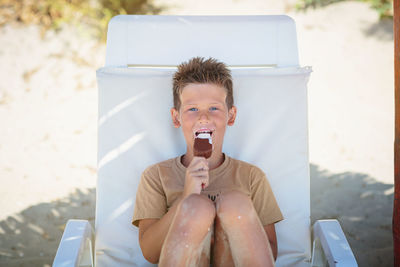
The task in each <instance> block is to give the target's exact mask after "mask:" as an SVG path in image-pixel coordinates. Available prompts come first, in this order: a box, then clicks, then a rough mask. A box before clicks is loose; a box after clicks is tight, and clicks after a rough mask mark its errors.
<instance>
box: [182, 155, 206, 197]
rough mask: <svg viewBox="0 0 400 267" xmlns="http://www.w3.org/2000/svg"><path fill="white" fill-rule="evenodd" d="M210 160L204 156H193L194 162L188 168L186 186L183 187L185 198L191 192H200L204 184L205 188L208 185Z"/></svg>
mask: <svg viewBox="0 0 400 267" xmlns="http://www.w3.org/2000/svg"><path fill="white" fill-rule="evenodd" d="M208 178H209V176H208V162H207V160H206V159H205V158H203V157H193V159H192V162H190V164H189V166H188V167H187V169H186V176H185V187H184V188H183V198H185V197H187V196H189V195H190V194H200V192H201V190H202V184H203V185H204V188H206V187H207V186H208Z"/></svg>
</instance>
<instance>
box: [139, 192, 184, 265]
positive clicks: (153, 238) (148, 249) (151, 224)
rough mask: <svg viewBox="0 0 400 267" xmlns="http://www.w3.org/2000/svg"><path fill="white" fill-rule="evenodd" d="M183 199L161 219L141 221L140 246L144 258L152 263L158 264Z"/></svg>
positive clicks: (176, 202)
mask: <svg viewBox="0 0 400 267" xmlns="http://www.w3.org/2000/svg"><path fill="white" fill-rule="evenodd" d="M180 202H181V198H179V199H177V201H175V203H174V204H173V205H172V207H171V208H170V209H169V211H168V212H167V213H166V214H165V215H164V216H163V217H162V218H161V219H143V220H140V221H139V244H140V248H141V249H142V253H143V256H144V257H145V259H146V260H148V261H149V262H151V263H154V264H156V263H158V261H159V258H160V253H161V248H162V245H163V243H164V240H165V237H166V236H167V233H168V229H169V226H170V225H171V223H172V220H173V218H174V215H175V212H176V209H177V206H178V205H179V203H180Z"/></svg>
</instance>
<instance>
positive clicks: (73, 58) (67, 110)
mask: <svg viewBox="0 0 400 267" xmlns="http://www.w3.org/2000/svg"><path fill="white" fill-rule="evenodd" d="M155 3H156V5H159V6H165V7H166V8H165V9H164V10H163V11H162V14H179V15H190V14H197V15H198V14H283V13H285V14H288V15H290V16H292V17H293V18H294V19H295V20H296V23H297V31H298V43H299V55H300V62H301V65H303V66H312V67H313V70H314V72H313V73H312V75H311V79H310V82H309V125H310V133H309V136H310V161H311V187H312V192H313V193H312V195H311V203H312V206H311V213H312V220H313V221H314V220H315V219H320V218H336V219H338V220H339V221H340V223H341V224H342V227H343V228H344V230H345V232H346V236H347V238H348V241H349V242H350V244H351V246H352V248H353V251H354V254H355V255H356V257H357V260H358V262H359V264H360V266H392V265H393V252H392V246H393V245H392V237H391V213H392V205H393V204H392V203H393V131H394V130H393V129H394V127H393V121H394V116H393V110H394V104H393V103H394V102H393V84H394V82H393V33H392V21H383V22H379V20H378V15H377V13H376V12H375V11H373V10H372V9H370V8H369V7H368V5H367V4H366V3H361V2H341V3H337V4H332V5H330V6H328V7H324V8H319V9H316V10H309V11H307V12H305V13H304V12H296V11H295V10H294V9H293V1H261V0H253V1H244V0H243V1H240V0H221V1H218V2H216V1H210V0H203V1H195V0H189V1H185V2H184V3H183V1H178V0H175V1H166V0H157V1H155ZM104 56H105V46H104V45H103V44H98V43H97V42H96V41H94V40H92V39H91V38H90V37H88V36H82V35H80V34H78V33H77V32H76V31H75V30H74V29H72V28H68V27H66V28H65V29H63V30H62V31H61V32H58V33H55V32H51V31H50V32H47V33H46V35H45V36H44V37H43V38H42V37H41V35H40V30H39V28H38V27H37V26H26V25H20V24H17V23H13V24H8V25H4V26H1V27H0V62H1V63H2V64H0V121H1V122H2V125H3V127H1V128H0V137H1V139H2V142H1V143H0V182H1V185H2V186H1V187H0V208H1V213H0V265H1V266H50V265H51V263H52V260H53V257H54V255H55V251H56V248H57V245H58V242H59V240H60V238H61V235H62V230H63V228H64V225H65V223H66V220H67V219H69V218H80V219H89V220H90V221H91V222H93V220H94V210H95V184H96V153H97V149H96V143H97V137H96V124H97V88H96V79H95V70H96V69H97V68H99V67H101V66H102V65H103V64H104Z"/></svg>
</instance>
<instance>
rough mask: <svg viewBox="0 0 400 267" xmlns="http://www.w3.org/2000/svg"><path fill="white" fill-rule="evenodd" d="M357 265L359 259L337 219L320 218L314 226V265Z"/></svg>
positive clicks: (347, 266) (351, 266) (350, 266)
mask: <svg viewBox="0 0 400 267" xmlns="http://www.w3.org/2000/svg"><path fill="white" fill-rule="evenodd" d="M326 263H328V265H329V266H337V267H339V266H346V267H353V266H354V267H355V266H358V265H357V261H356V259H355V257H354V254H353V252H352V251H351V248H350V245H349V243H348V242H347V239H346V237H345V235H344V233H343V230H342V228H341V227H340V224H339V222H338V221H337V220H318V221H316V222H315V223H314V226H313V254H312V264H311V265H312V266H326Z"/></svg>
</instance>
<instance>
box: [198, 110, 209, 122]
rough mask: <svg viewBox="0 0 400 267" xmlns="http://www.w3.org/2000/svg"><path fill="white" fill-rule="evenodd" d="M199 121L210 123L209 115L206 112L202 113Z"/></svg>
mask: <svg viewBox="0 0 400 267" xmlns="http://www.w3.org/2000/svg"><path fill="white" fill-rule="evenodd" d="M199 121H200V123H201V122H208V115H207V113H206V112H202V113H201V114H200V117H199Z"/></svg>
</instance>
